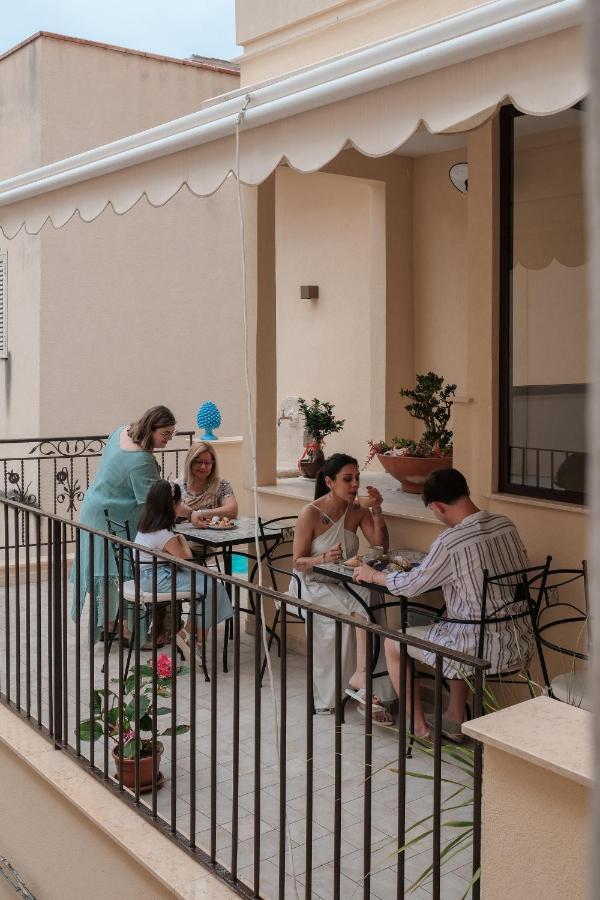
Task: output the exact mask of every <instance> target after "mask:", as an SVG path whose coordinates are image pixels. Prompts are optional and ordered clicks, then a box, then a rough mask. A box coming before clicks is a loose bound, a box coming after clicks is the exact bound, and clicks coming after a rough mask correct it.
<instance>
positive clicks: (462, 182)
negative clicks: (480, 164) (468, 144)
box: [448, 162, 469, 194]
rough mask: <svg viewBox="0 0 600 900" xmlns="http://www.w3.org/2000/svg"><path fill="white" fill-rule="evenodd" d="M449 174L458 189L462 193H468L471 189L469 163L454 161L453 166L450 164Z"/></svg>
mask: <svg viewBox="0 0 600 900" xmlns="http://www.w3.org/2000/svg"><path fill="white" fill-rule="evenodd" d="M448 175H449V176H450V181H451V182H452V184H453V185H454V187H455V188H456V190H457V191H460V192H461V194H466V193H467V191H468V190H469V164H468V163H466V162H459V163H454V165H453V166H450V170H449V172H448Z"/></svg>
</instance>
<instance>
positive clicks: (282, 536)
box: [258, 516, 298, 566]
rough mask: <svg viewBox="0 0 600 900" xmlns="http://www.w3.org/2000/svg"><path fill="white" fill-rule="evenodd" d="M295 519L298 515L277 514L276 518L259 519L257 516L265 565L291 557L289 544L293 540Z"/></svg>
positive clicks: (296, 519)
mask: <svg viewBox="0 0 600 900" xmlns="http://www.w3.org/2000/svg"><path fill="white" fill-rule="evenodd" d="M297 521H298V516H278V517H277V518H276V519H261V518H260V516H259V519H258V527H259V530H260V537H261V542H262V545H263V547H264V552H265V559H266V561H267V566H269V564H272V563H275V562H281V560H284V559H291V558H292V551H291V549H290V547H289V544H291V543H292V542H293V540H294V534H295V532H296V523H297ZM286 544H287V545H288V547H286V546H285V545H286ZM282 551H283V552H282Z"/></svg>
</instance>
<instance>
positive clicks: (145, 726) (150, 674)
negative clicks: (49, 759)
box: [79, 653, 190, 759]
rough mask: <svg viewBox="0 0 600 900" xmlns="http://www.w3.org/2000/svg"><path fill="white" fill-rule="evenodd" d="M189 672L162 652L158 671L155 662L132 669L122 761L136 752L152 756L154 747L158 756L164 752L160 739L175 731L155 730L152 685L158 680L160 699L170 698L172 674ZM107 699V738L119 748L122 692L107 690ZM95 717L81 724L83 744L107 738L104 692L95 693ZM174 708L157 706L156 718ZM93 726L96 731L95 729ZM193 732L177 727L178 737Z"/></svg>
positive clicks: (127, 681) (127, 688)
mask: <svg viewBox="0 0 600 900" xmlns="http://www.w3.org/2000/svg"><path fill="white" fill-rule="evenodd" d="M188 671H189V669H187V668H186V667H185V666H183V665H176V666H175V668H173V660H172V659H171V657H170V656H167V655H166V653H161V654H160V655H159V656H158V658H157V660H156V672H155V671H154V668H153V666H152V660H151V659H150V660H148V662H147V663H142V664H141V665H140V666H138V667H137V668H136V667H133V668H132V669H131V671H130V673H129V675H128V676H127V678H125V679H124V680H123V716H122V734H123V758H124V759H133V758H134V757H135V756H136V754H137V753H139V755H140V756H152V751H153V747H156V750H157V752H158V753H161V752H162V750H163V745H162V743H161V741H159V740H157V738H158V737H163V736H169V735H172V734H173V729H172V728H165V729H164V730H163V731H159V730H158V729H156V730H155V729H154V705H153V702H152V685H153V682H154V680H155V679H156V694H157V697H160V698H161V699H162V698H168V697H170V696H171V687H172V678H173V674H175V675H176V676H179V675H185V674H186V673H187V672H188ZM138 677H139V695H138V696H139V732H136V729H135V714H136V708H135V706H136V703H135V700H136V681H137V680H138ZM112 682H113V683H115V682H116V683H117V684H118V683H119V679H118V678H113V679H112ZM107 696H108V716H107V717H106V726H107V733H108V736H109V737H110V738H111V740H113V741H114V742H115V744H116V745H117V746H118V744H119V693H118V691H117V692H115V691H113V690H109V691H107ZM93 704H94V705H93V716H90V718H89V719H85V720H84V721H83V722H81V723H80V725H79V737H80V738H81V740H82V741H90V742H91V741H92V740H93V741H97V740H98V739H99V738H101V737H102V736H103V735H104V733H105V732H104V726H105V714H104V690H103V689H102V690H96V691H94V696H93ZM170 712H171V709H170V707H169V706H159V705H158V704H157V705H156V716H157V717H161V716H165V715H169V714H170ZM92 723H93V729H92ZM189 730H190V726H189V725H177V727H176V729H175V734H184V733H185V732H186V731H189Z"/></svg>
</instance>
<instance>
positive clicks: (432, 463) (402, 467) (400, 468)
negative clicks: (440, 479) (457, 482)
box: [377, 453, 452, 494]
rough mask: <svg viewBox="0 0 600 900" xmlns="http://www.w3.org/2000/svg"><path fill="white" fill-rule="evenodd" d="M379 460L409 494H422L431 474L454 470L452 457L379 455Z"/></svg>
mask: <svg viewBox="0 0 600 900" xmlns="http://www.w3.org/2000/svg"><path fill="white" fill-rule="evenodd" d="M377 459H378V460H379V462H380V463H381V465H382V466H383V468H384V469H385V471H386V472H389V474H390V475H393V476H394V478H396V479H397V480H398V481H399V482H400V484H401V485H402V490H403V491H406V493H407V494H421V493H422V491H423V482H424V481H425V479H426V478H427V476H428V475H429V473H430V472H434V471H435V470H436V469H451V468H452V457H451V456H385V454H383V453H378V454H377Z"/></svg>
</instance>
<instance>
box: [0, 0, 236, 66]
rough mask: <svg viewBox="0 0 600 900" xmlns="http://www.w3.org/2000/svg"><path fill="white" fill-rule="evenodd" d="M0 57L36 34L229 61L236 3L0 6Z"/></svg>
mask: <svg viewBox="0 0 600 900" xmlns="http://www.w3.org/2000/svg"><path fill="white" fill-rule="evenodd" d="M0 7H1V9H2V14H1V16H0V54H1V53H4V52H5V51H6V50H10V48H11V47H14V46H15V44H18V43H20V42H21V41H23V40H25V38H27V37H29V36H30V35H32V34H35V32H36V31H54V32H57V33H58V34H68V35H70V36H71V37H78V38H86V39H88V40H92V41H103V42H105V43H107V44H117V45H118V46H121V47H129V48H131V49H133V50H145V51H146V52H150V53H162V54H164V55H165V56H176V57H182V58H185V57H187V56H191V54H192V53H198V54H199V55H200V56H216V57H220V58H221V59H231V58H232V57H235V56H237V55H239V54H240V53H241V50H240V49H239V48H237V47H236V44H235V0H167V2H166V3H165V2H164V0H0Z"/></svg>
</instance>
